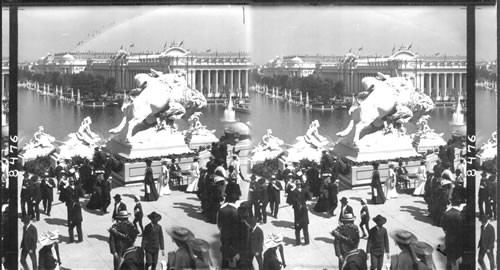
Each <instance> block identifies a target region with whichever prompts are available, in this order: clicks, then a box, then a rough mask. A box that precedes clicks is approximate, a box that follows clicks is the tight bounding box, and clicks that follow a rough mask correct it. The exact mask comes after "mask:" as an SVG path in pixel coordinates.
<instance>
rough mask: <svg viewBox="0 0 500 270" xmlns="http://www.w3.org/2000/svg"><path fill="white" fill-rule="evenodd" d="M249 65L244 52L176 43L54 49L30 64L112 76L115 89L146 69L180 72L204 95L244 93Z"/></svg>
mask: <svg viewBox="0 0 500 270" xmlns="http://www.w3.org/2000/svg"><path fill="white" fill-rule="evenodd" d="M253 68H254V66H253V64H252V62H251V59H250V57H249V55H248V53H243V52H236V53H235V52H211V51H206V52H191V51H189V50H187V49H185V48H183V47H181V45H180V44H177V43H172V45H171V46H170V48H168V49H166V50H165V51H163V52H159V53H153V52H151V53H131V52H128V51H126V50H122V49H120V50H119V51H118V52H115V53H110V52H85V53H82V52H74V53H67V52H64V53H56V54H54V55H49V56H46V57H43V58H41V59H39V60H38V61H36V62H35V63H34V64H33V66H32V67H31V69H32V70H34V71H35V72H38V73H46V72H54V71H57V72H60V73H70V74H74V73H78V72H82V71H85V72H89V73H91V74H93V75H102V76H103V77H104V78H105V79H106V78H110V77H113V78H115V79H116V82H117V90H118V91H122V90H130V89H133V88H135V87H136V85H135V82H134V76H135V75H136V74H138V73H150V69H155V70H157V71H161V72H164V73H167V72H175V73H181V74H184V75H185V76H186V79H187V82H188V85H189V86H190V87H192V88H195V89H197V90H200V91H202V92H203V93H204V94H205V96H206V97H208V98H216V97H219V96H223V95H224V94H226V93H228V92H229V91H233V92H242V94H245V95H247V94H248V86H249V76H250V74H249V73H250V72H251V70H252V69H253Z"/></svg>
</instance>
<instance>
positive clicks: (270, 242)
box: [264, 233, 283, 250]
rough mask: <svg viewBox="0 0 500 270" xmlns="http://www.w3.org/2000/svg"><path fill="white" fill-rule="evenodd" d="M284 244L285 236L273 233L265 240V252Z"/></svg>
mask: <svg viewBox="0 0 500 270" xmlns="http://www.w3.org/2000/svg"><path fill="white" fill-rule="evenodd" d="M282 243H283V235H282V234H281V233H271V234H269V235H268V236H267V237H266V239H264V250H266V249H268V248H273V247H277V246H279V245H281V244H282Z"/></svg>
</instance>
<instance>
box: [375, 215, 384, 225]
mask: <svg viewBox="0 0 500 270" xmlns="http://www.w3.org/2000/svg"><path fill="white" fill-rule="evenodd" d="M372 220H373V221H374V222H375V223H377V224H379V223H382V225H384V224H385V223H386V222H387V219H386V218H385V217H383V216H381V215H377V216H376V217H374V218H373V219H372Z"/></svg>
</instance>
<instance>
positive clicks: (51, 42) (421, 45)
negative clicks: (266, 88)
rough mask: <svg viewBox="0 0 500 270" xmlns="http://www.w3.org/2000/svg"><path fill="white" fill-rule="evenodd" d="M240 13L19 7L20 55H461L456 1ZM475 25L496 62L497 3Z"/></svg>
mask: <svg viewBox="0 0 500 270" xmlns="http://www.w3.org/2000/svg"><path fill="white" fill-rule="evenodd" d="M244 11H245V12H243V7H242V6H228V5H226V6H162V7H154V6H133V7H131V6H129V7H126V6H122V7H116V6H115V7H23V8H22V9H21V10H19V46H18V47H19V60H20V61H24V60H29V61H33V60H35V59H38V58H40V57H43V56H45V55H47V53H54V52H62V51H89V50H92V51H116V50H118V49H119V48H120V47H121V46H122V45H123V46H124V47H125V48H129V49H130V50H131V51H132V52H139V51H146V50H149V51H161V50H162V49H163V46H164V44H165V42H167V47H168V46H169V45H170V43H171V42H173V41H177V42H180V41H183V42H184V43H183V47H184V48H186V49H188V50H191V51H206V50H208V49H210V50H212V51H220V52H224V51H233V52H238V51H246V52H249V53H251V56H252V59H253V62H254V63H256V64H263V63H265V62H267V61H269V60H270V59H273V58H274V57H276V56H283V55H293V54H326V55H344V54H345V53H347V52H348V51H349V50H350V49H352V50H353V51H358V50H359V49H360V48H362V50H361V51H359V52H360V54H381V55H389V54H390V53H391V51H392V48H393V47H394V46H395V47H396V48H399V47H400V46H401V45H405V46H409V45H411V46H412V51H414V52H416V53H418V54H420V55H433V54H435V53H438V52H439V53H440V55H444V54H446V55H466V21H465V18H466V10H465V9H464V8H462V7H458V6H457V7H436V6H433V7H421V6H420V7H412V6H399V7H380V6H371V7H355V6H342V7H339V6H321V7H307V6H288V7H287V6H278V7H272V6H265V7H256V6H252V7H248V6H247V7H245V9H244ZM2 12H3V15H6V13H8V11H6V10H2ZM7 17H8V16H7ZM243 17H244V19H243ZM4 18H5V16H2V28H3V30H5V25H6V24H5V22H6V20H5V19H4ZM476 28H477V30H476V37H477V39H476V48H477V55H476V59H477V60H478V61H480V60H492V59H496V40H497V39H496V38H495V37H496V7H494V6H487V7H484V6H483V7H480V9H478V10H477V11H476ZM6 32H7V31H2V47H3V49H4V51H5V48H7V49H8V45H7V44H5V43H6V42H5V41H6V40H8V39H7V38H6V35H7V33H6ZM81 41H82V42H83V44H81V45H78V46H77V44H78V43H79V42H81ZM132 44H134V45H133V47H130V45H132Z"/></svg>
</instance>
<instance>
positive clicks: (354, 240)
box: [330, 225, 359, 247]
mask: <svg viewBox="0 0 500 270" xmlns="http://www.w3.org/2000/svg"><path fill="white" fill-rule="evenodd" d="M330 234H331V235H332V236H333V237H335V239H337V240H339V241H340V242H342V243H344V244H348V245H350V246H353V247H356V246H357V245H358V244H359V231H358V228H357V227H356V226H345V225H340V226H339V228H338V229H335V230H333V231H332V232H330Z"/></svg>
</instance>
